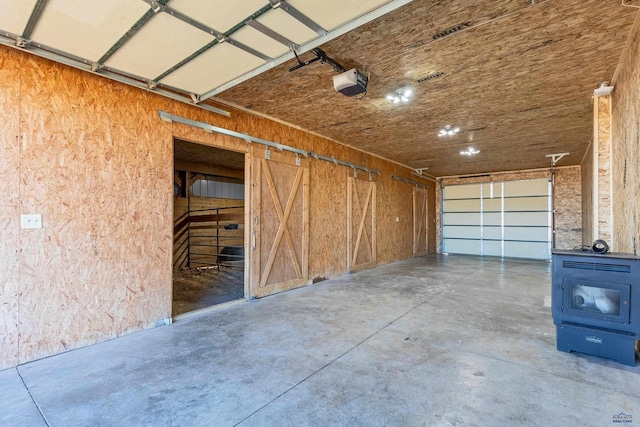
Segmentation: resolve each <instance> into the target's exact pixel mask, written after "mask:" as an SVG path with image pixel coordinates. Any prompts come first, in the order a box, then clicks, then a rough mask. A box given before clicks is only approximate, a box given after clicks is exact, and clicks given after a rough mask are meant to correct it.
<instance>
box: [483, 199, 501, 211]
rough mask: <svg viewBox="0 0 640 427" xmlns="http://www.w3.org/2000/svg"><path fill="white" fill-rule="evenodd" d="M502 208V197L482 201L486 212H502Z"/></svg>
mask: <svg viewBox="0 0 640 427" xmlns="http://www.w3.org/2000/svg"><path fill="white" fill-rule="evenodd" d="M501 209H502V199H485V200H483V201H482V210H483V211H484V212H487V211H493V212H500V210H501Z"/></svg>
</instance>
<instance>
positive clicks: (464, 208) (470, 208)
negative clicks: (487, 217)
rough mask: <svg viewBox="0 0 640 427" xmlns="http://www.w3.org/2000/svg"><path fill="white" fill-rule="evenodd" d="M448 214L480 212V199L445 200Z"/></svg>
mask: <svg viewBox="0 0 640 427" xmlns="http://www.w3.org/2000/svg"><path fill="white" fill-rule="evenodd" d="M444 209H445V211H446V212H480V199H471V200H469V199H465V200H445V202H444Z"/></svg>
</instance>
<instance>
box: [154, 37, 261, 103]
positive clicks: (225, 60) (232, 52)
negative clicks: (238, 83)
mask: <svg viewBox="0 0 640 427" xmlns="http://www.w3.org/2000/svg"><path fill="white" fill-rule="evenodd" d="M262 64H264V61H263V60H262V59H260V58H258V57H256V56H253V55H252V54H250V53H247V52H245V51H243V50H241V49H238V48H237V47H234V46H232V45H231V44H229V43H220V44H218V45H216V46H214V47H212V48H211V49H209V50H207V51H206V52H205V53H203V54H202V55H200V56H198V57H197V58H195V59H194V60H193V61H191V62H189V63H188V64H186V65H185V66H183V67H181V68H179V69H177V70H176V71H174V72H173V73H171V74H169V75H168V76H167V77H166V78H164V79H162V80H161V82H162V83H164V84H168V85H170V86H173V87H178V88H181V89H184V90H188V91H190V92H193V93H196V94H202V93H205V92H206V91H208V90H210V89H213V88H215V87H217V86H219V85H222V84H224V83H226V82H228V81H229V80H231V79H233V78H234V77H236V76H238V75H240V74H243V73H246V72H248V71H251V70H253V69H254V68H256V67H258V66H260V65H262Z"/></svg>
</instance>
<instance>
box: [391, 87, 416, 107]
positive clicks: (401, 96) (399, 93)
mask: <svg viewBox="0 0 640 427" xmlns="http://www.w3.org/2000/svg"><path fill="white" fill-rule="evenodd" d="M412 95H413V92H412V91H411V89H409V88H406V87H405V88H400V89H398V90H396V93H395V94H394V95H392V94H389V95H387V99H388V100H389V101H391V102H393V103H394V104H399V103H400V102H409V100H410V99H411V96H412Z"/></svg>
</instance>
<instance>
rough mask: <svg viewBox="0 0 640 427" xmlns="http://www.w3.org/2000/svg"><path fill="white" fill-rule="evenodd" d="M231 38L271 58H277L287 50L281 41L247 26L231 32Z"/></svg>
mask: <svg viewBox="0 0 640 427" xmlns="http://www.w3.org/2000/svg"><path fill="white" fill-rule="evenodd" d="M232 38H233V39H234V40H237V41H239V42H240V43H243V44H246V45H247V46H249V47H251V48H253V49H255V50H257V51H258V52H261V53H264V54H265V55H267V56H269V57H271V58H277V57H278V56H280V55H284V54H285V53H287V52H288V51H289V48H288V47H287V46H285V45H283V44H282V43H280V42H277V41H275V40H274V39H272V38H271V37H268V36H265V35H264V34H262V33H261V32H260V31H258V30H256V29H254V28H251V27H247V26H245V27H243V28H242V29H240V30H238V31H236V32H235V33H233V36H232Z"/></svg>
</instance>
